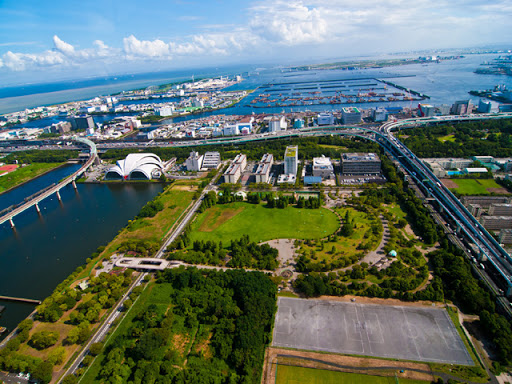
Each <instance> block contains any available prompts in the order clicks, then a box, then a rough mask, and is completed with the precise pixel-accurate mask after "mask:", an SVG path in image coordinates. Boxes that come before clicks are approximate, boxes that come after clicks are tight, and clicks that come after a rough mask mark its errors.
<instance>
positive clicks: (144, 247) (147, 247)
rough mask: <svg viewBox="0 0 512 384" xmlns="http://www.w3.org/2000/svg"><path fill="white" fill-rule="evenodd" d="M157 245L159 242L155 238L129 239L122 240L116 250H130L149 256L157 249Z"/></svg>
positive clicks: (124, 251) (123, 251)
mask: <svg viewBox="0 0 512 384" xmlns="http://www.w3.org/2000/svg"><path fill="white" fill-rule="evenodd" d="M159 247H160V244H159V243H158V241H156V240H142V239H130V240H125V241H123V242H122V243H121V245H119V248H118V249H117V250H118V251H119V252H122V253H126V252H130V251H131V252H135V253H137V254H139V255H141V256H143V257H149V256H152V255H153V254H154V253H155V252H156V251H158V248H159Z"/></svg>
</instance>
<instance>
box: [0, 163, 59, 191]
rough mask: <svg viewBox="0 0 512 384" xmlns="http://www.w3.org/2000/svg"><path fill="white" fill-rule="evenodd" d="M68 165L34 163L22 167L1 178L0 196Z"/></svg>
mask: <svg viewBox="0 0 512 384" xmlns="http://www.w3.org/2000/svg"><path fill="white" fill-rule="evenodd" d="M66 164H68V163H34V164H29V165H27V166H25V167H20V168H18V169H17V170H16V171H13V172H10V173H8V174H7V175H6V176H2V177H0V195H2V194H4V193H6V192H9V191H11V190H13V189H15V188H18V187H20V186H22V185H23V184H26V183H28V182H30V181H32V180H34V179H36V178H38V177H41V176H44V175H45V174H47V173H48V172H51V171H53V170H55V169H57V168H60V167H63V166H65V165H66Z"/></svg>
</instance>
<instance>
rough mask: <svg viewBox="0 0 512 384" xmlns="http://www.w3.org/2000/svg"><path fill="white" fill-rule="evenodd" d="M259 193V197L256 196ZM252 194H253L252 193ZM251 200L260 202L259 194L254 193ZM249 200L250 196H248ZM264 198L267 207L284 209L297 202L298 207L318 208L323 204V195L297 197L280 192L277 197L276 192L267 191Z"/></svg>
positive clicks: (255, 202)
mask: <svg viewBox="0 0 512 384" xmlns="http://www.w3.org/2000/svg"><path fill="white" fill-rule="evenodd" d="M254 195H257V196H258V197H254ZM250 196H251V195H250ZM252 196H253V197H251V200H250V202H251V203H254V204H257V203H259V202H260V197H259V194H252ZM247 199H248V200H249V197H248V198H247ZM263 200H264V201H266V202H267V205H266V206H267V208H281V209H284V208H286V207H287V206H288V205H290V204H296V205H295V206H296V207H297V208H309V209H318V208H320V207H321V206H322V197H321V196H319V197H313V196H311V197H309V198H308V199H306V198H305V197H303V196H299V197H298V198H297V199H295V197H294V196H292V195H289V196H287V195H282V194H279V195H278V196H277V197H276V195H275V194H274V193H267V194H265V195H264V196H263Z"/></svg>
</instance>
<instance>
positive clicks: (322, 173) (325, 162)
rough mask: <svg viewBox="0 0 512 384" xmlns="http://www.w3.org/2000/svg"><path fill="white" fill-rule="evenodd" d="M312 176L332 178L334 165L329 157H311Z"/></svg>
mask: <svg viewBox="0 0 512 384" xmlns="http://www.w3.org/2000/svg"><path fill="white" fill-rule="evenodd" d="M313 176H316V177H321V178H322V179H332V178H334V167H333V166H332V163H331V159H330V158H329V157H325V156H323V155H322V157H314V158H313Z"/></svg>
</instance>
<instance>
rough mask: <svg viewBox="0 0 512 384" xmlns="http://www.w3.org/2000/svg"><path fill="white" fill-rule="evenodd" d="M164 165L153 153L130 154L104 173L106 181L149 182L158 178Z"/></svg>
mask: <svg viewBox="0 0 512 384" xmlns="http://www.w3.org/2000/svg"><path fill="white" fill-rule="evenodd" d="M163 171H164V164H163V163H162V160H161V159H160V157H158V156H157V155H155V154H153V153H130V154H129V155H128V156H126V158H125V159H124V160H119V161H117V163H116V166H114V167H112V168H110V169H109V170H108V171H107V172H106V173H105V179H106V180H151V179H154V178H158V177H160V175H161V174H162V173H163Z"/></svg>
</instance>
